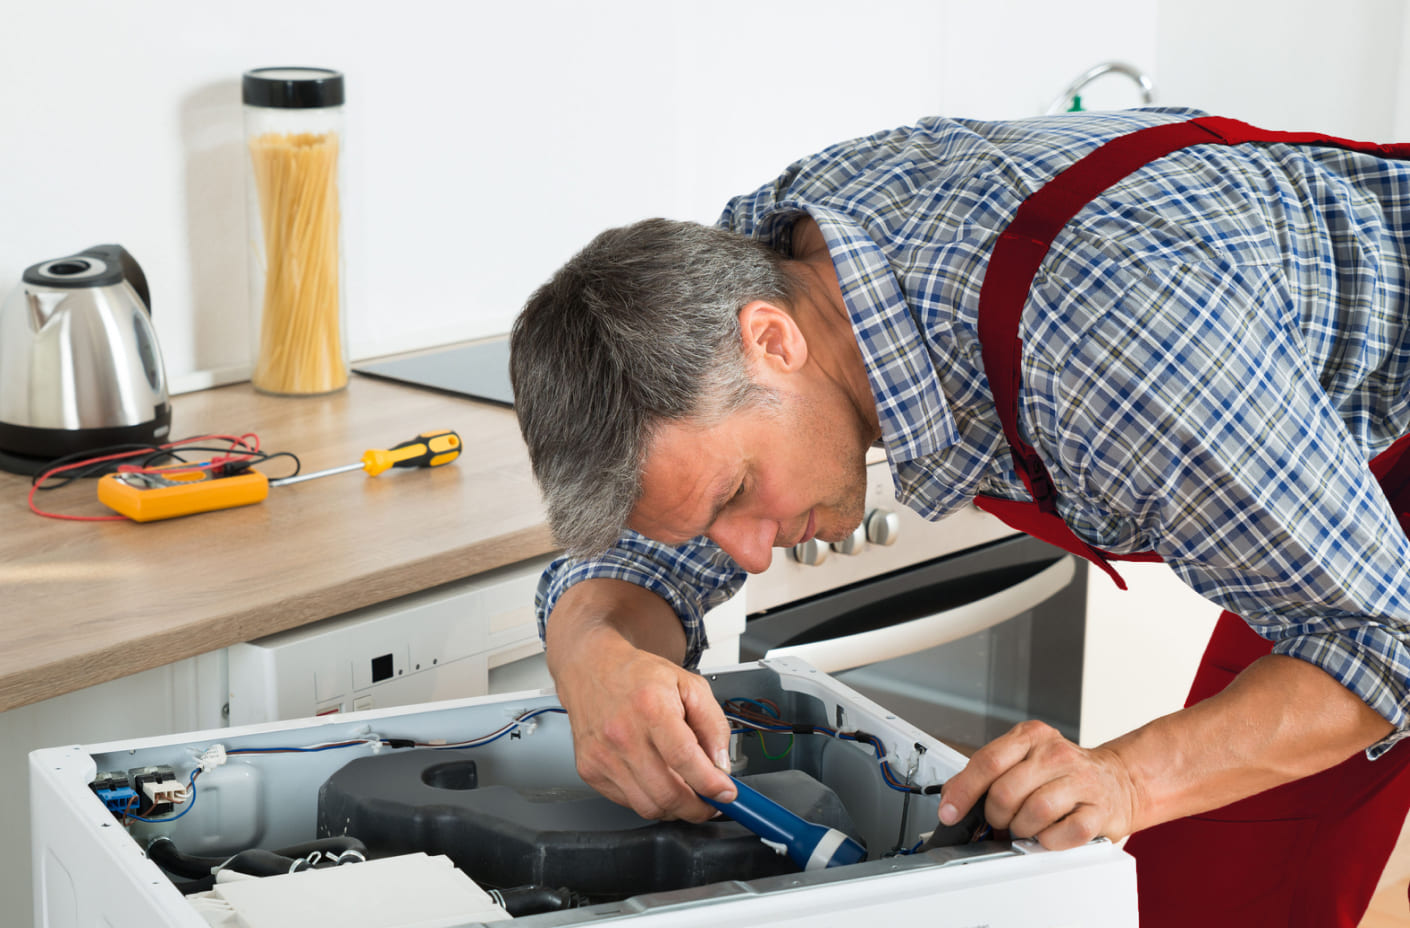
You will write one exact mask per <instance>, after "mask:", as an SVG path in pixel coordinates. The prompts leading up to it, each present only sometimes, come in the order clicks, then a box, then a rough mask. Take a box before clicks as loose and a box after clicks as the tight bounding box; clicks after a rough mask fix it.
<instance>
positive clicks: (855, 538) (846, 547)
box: [832, 523, 867, 554]
mask: <svg viewBox="0 0 1410 928" xmlns="http://www.w3.org/2000/svg"><path fill="white" fill-rule="evenodd" d="M866 546H867V527H866V525H865V523H864V524H862V525H858V526H857V527H856V528H854V529H852V534H850V535H848V536H847V537H846V538H844V539H842V540H841V541H834V542H833V543H832V550H834V551H836V552H837V553H838V554H859V553H860V552H861V550H862V549H863V548H865V547H866Z"/></svg>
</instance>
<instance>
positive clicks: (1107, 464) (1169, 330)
mask: <svg viewBox="0 0 1410 928" xmlns="http://www.w3.org/2000/svg"><path fill="white" fill-rule="evenodd" d="M1122 276H1123V277H1124V278H1125V279H1126V280H1127V281H1128V285H1127V287H1126V289H1125V290H1124V291H1123V292H1122V293H1121V294H1119V295H1113V296H1112V300H1113V301H1119V302H1120V304H1121V306H1122V311H1121V312H1120V313H1119V314H1105V315H1104V314H1102V313H1101V312H1100V309H1099V307H1098V308H1097V309H1095V310H1094V309H1092V308H1091V307H1092V302H1093V301H1092V300H1091V294H1090V293H1089V294H1087V298H1088V308H1087V309H1084V310H1082V312H1083V313H1085V314H1086V315H1085V321H1084V322H1083V323H1082V326H1083V332H1082V335H1081V337H1080V338H1075V339H1070V340H1069V341H1068V343H1069V344H1071V345H1075V346H1076V350H1073V351H1071V352H1070V353H1067V354H1065V355H1063V356H1061V357H1060V358H1058V357H1055V356H1051V355H1049V356H1047V357H1042V351H1041V350H1039V351H1038V352H1037V353H1038V355H1039V356H1038V357H1035V358H1034V365H1035V367H1036V368H1041V369H1042V371H1043V373H1042V374H1041V376H1042V378H1043V379H1044V382H1045V384H1046V386H1047V387H1048V388H1049V392H1048V393H1047V394H1046V395H1047V396H1051V397H1053V398H1054V402H1053V403H1052V405H1051V406H1046V405H1045V406H1043V407H1041V408H1039V407H1034V408H1032V409H1030V411H1029V412H1030V414H1031V415H1032V419H1031V421H1032V422H1033V423H1035V431H1036V432H1037V433H1038V442H1037V444H1038V445H1040V446H1042V447H1044V448H1046V449H1047V450H1046V451H1045V457H1049V456H1050V457H1051V461H1050V464H1049V466H1050V468H1051V469H1052V470H1053V472H1054V479H1055V482H1056V483H1057V484H1058V487H1059V493H1060V494H1061V499H1060V502H1059V511H1060V513H1061V514H1062V515H1063V516H1064V518H1065V519H1067V521H1068V523H1069V524H1070V525H1072V527H1073V529H1074V531H1076V532H1077V533H1078V534H1079V535H1082V536H1083V537H1084V538H1086V539H1088V540H1089V541H1090V542H1091V543H1092V544H1094V545H1095V546H1096V547H1098V548H1104V549H1106V550H1110V551H1114V552H1117V553H1121V552H1130V551H1137V550H1155V551H1156V552H1158V553H1159V554H1161V555H1162V557H1163V558H1164V559H1165V561H1166V562H1167V563H1168V564H1169V565H1170V566H1171V568H1172V569H1173V570H1174V571H1175V573H1176V574H1177V575H1178V576H1180V577H1181V579H1183V580H1184V581H1185V582H1186V583H1188V584H1189V585H1190V586H1191V587H1192V588H1193V589H1194V590H1196V591H1197V592H1199V593H1200V594H1201V595H1203V596H1204V597H1205V598H1207V599H1209V600H1211V601H1212V602H1215V603H1217V604H1219V605H1221V606H1223V607H1224V608H1226V609H1228V610H1230V611H1231V612H1234V613H1236V614H1237V615H1239V616H1241V617H1242V618H1243V619H1244V621H1245V622H1247V623H1248V624H1249V625H1250V627H1252V628H1253V629H1254V631H1256V632H1257V633H1258V634H1259V635H1261V636H1263V637H1264V638H1266V639H1268V640H1270V641H1272V642H1273V651H1274V653H1277V654H1283V655H1288V656H1291V657H1296V658H1300V659H1302V660H1305V661H1307V662H1309V663H1312V664H1314V665H1316V666H1317V667H1320V668H1321V669H1323V670H1325V671H1326V672H1327V673H1328V674H1330V675H1331V676H1332V677H1333V678H1335V679H1336V680H1337V681H1338V682H1340V683H1341V684H1342V685H1343V686H1345V687H1346V688H1347V689H1348V690H1349V691H1351V692H1352V693H1354V694H1355V695H1356V696H1357V697H1359V698H1360V699H1361V700H1362V701H1363V702H1365V703H1366V705H1368V706H1369V707H1371V708H1372V709H1374V710H1375V711H1376V712H1377V713H1379V714H1380V715H1381V716H1383V717H1384V718H1385V719H1386V720H1387V721H1389V722H1390V723H1391V724H1392V725H1393V726H1394V728H1395V731H1394V732H1393V733H1392V734H1391V735H1389V736H1388V737H1387V738H1385V739H1384V740H1382V741H1380V742H1378V743H1377V744H1375V745H1373V746H1372V747H1370V748H1369V749H1368V751H1367V753H1368V755H1369V756H1371V757H1373V758H1374V757H1378V756H1380V755H1381V754H1383V753H1384V752H1385V751H1386V750H1387V749H1388V748H1389V747H1390V746H1391V745H1392V744H1394V743H1395V742H1396V741H1398V740H1400V739H1401V738H1403V737H1405V735H1406V734H1407V733H1410V541H1407V539H1406V536H1405V534H1404V532H1403V531H1402V530H1401V528H1400V525H1399V521H1398V518H1397V516H1396V514H1395V511H1394V510H1393V509H1392V507H1391V505H1390V503H1389V501H1388V500H1387V499H1386V496H1385V494H1384V492H1383V491H1382V488H1381V486H1380V485H1379V484H1378V483H1377V481H1376V479H1375V476H1374V475H1373V474H1372V473H1371V471H1370V468H1369V467H1368V464H1367V457H1368V451H1369V452H1374V450H1375V449H1376V448H1377V447H1383V446H1384V443H1385V442H1386V440H1387V437H1386V436H1385V435H1380V436H1360V437H1361V439H1362V440H1361V441H1358V440H1357V439H1358V436H1354V435H1353V434H1352V433H1351V432H1350V431H1349V430H1348V429H1347V427H1346V425H1345V423H1344V421H1343V418H1342V416H1340V415H1339V410H1338V409H1337V408H1336V407H1335V405H1334V403H1333V401H1332V399H1331V398H1329V396H1328V394H1327V392H1326V390H1325V388H1324V387H1323V385H1322V384H1321V383H1320V382H1319V380H1318V379H1317V376H1316V372H1315V370H1314V369H1313V368H1312V367H1311V366H1310V365H1309V364H1308V363H1307V360H1306V356H1305V353H1304V351H1303V348H1302V345H1301V344H1300V339H1301V336H1300V333H1299V329H1298V328H1297V326H1296V325H1295V324H1292V323H1290V322H1289V317H1290V314H1289V313H1287V312H1286V310H1285V307H1287V306H1288V305H1289V301H1288V298H1287V294H1286V293H1285V292H1283V291H1282V290H1281V288H1280V286H1279V278H1278V275H1277V274H1276V273H1274V272H1271V271H1266V270H1263V269H1255V270H1249V269H1247V268H1244V269H1240V268H1234V267H1222V268H1207V267H1200V266H1198V265H1181V264H1178V263H1175V264H1170V265H1167V266H1164V267H1154V266H1151V267H1147V273H1146V274H1144V275H1122ZM1135 276H1139V277H1140V280H1139V282H1138V283H1135V284H1129V281H1130V280H1131V279H1132V278H1133V277H1135ZM1056 299H1057V300H1058V302H1062V300H1061V298H1056ZM1096 302H1097V303H1098V304H1100V303H1102V302H1106V301H1101V300H1098V301H1096ZM1221 306H1224V307H1227V306H1237V307H1242V308H1243V310H1242V311H1240V312H1236V313H1234V312H1214V311H1210V309H1209V308H1211V307H1221ZM1053 341H1061V338H1060V337H1056V338H1054V339H1052V340H1050V342H1049V344H1051V343H1052V342H1053ZM1079 435H1080V436H1082V439H1081V441H1076V440H1073V436H1079ZM1363 442H1364V443H1363ZM1368 446H1369V447H1368Z"/></svg>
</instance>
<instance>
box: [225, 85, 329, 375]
mask: <svg viewBox="0 0 1410 928" xmlns="http://www.w3.org/2000/svg"><path fill="white" fill-rule="evenodd" d="M242 95H243V98H244V104H245V144H246V148H247V150H248V157H247V159H246V164H247V166H248V169H247V171H246V185H245V189H246V196H247V204H248V208H247V214H248V217H249V242H250V247H249V270H250V305H251V318H252V320H253V325H254V339H255V341H254V344H255V363H254V371H253V373H252V375H251V377H250V380H251V382H252V383H253V384H254V386H255V389H257V390H259V391H261V392H263V393H275V394H280V395H285V396H296V395H313V394H319V393H331V392H333V391H335V390H341V389H342V388H343V387H345V386H347V383H348V349H347V325H346V319H345V316H344V314H345V309H344V300H343V260H342V257H343V243H342V223H341V219H340V215H341V209H340V205H339V201H340V199H341V194H342V187H343V185H342V181H341V178H342V157H341V150H342V140H343V75H342V74H341V73H339V72H337V71H330V70H326V69H324V68H258V69H255V70H253V71H247V72H245V75H244V80H243V82H242Z"/></svg>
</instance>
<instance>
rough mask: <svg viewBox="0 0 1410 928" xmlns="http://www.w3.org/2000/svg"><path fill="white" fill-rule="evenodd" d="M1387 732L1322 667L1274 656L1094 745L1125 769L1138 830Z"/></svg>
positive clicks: (1239, 795)
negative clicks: (1200, 697)
mask: <svg viewBox="0 0 1410 928" xmlns="http://www.w3.org/2000/svg"><path fill="white" fill-rule="evenodd" d="M1390 731H1391V725H1390V723H1389V722H1387V721H1386V720H1385V719H1384V718H1382V717H1381V716H1380V715H1379V714H1377V713H1376V712H1374V711H1373V710H1371V709H1370V708H1368V707H1367V706H1366V704H1365V703H1363V702H1362V701H1361V700H1360V699H1358V698H1357V697H1356V696H1355V695H1353V694H1352V693H1351V692H1349V691H1348V690H1347V689H1346V688H1345V687H1343V686H1342V685H1341V684H1340V683H1338V682H1337V681H1336V680H1335V679H1333V678H1332V677H1331V676H1329V675H1328V674H1327V673H1326V672H1324V671H1323V670H1321V669H1320V668H1318V667H1316V666H1314V665H1312V664H1309V663H1307V662H1305V661H1301V660H1298V659H1296V658H1291V657H1283V656H1279V655H1271V656H1268V657H1264V658H1261V659H1259V660H1258V661H1255V662H1254V663H1253V664H1251V665H1250V666H1249V667H1247V668H1246V669H1245V670H1244V671H1243V672H1242V673H1240V674H1239V676H1238V677H1236V678H1235V679H1234V681H1233V682H1232V683H1230V685H1229V686H1228V687H1226V688H1225V689H1224V690H1223V691H1222V692H1220V693H1218V694H1216V695H1215V696H1212V697H1210V698H1209V699H1206V700H1204V701H1203V702H1200V703H1197V704H1196V705H1194V706H1191V707H1190V708H1188V709H1183V710H1181V711H1179V712H1176V713H1173V714H1171V715H1167V716H1164V717H1163V718H1160V719H1157V720H1155V721H1153V722H1151V723H1150V724H1148V725H1145V726H1143V727H1142V728H1139V729H1137V730H1136V731H1133V732H1131V733H1129V734H1126V735H1123V736H1121V737H1120V738H1117V739H1115V740H1113V741H1111V742H1108V743H1107V744H1105V745H1102V747H1100V748H1098V749H1097V750H1098V751H1104V750H1109V751H1111V752H1112V753H1113V754H1114V755H1115V756H1116V757H1117V758H1118V759H1119V761H1120V763H1121V764H1122V766H1124V768H1125V769H1126V771H1127V773H1128V774H1129V777H1130V783H1131V787H1132V806H1133V808H1132V810H1131V811H1132V820H1131V822H1130V826H1131V827H1130V830H1131V831H1137V830H1140V829H1142V828H1148V827H1150V826H1152V825H1156V824H1160V823H1161V822H1167V821H1171V820H1173V819H1177V818H1183V817H1185V816H1188V815H1194V814H1198V813H1200V812H1206V811H1209V810H1210V809H1216V808H1219V807H1221V806H1224V805H1227V804H1229V803H1231V802H1234V801H1237V800H1239V799H1243V798H1245V797H1248V796H1252V795H1254V794H1256V793H1259V792H1262V791H1263V790H1266V789H1269V788H1271V787H1274V786H1278V785H1281V784H1283V783H1287V782H1291V781H1293V780H1297V779H1301V778H1303V777H1306V776H1310V775H1312V774H1314V773H1318V772H1320V771H1322V770H1325V769H1327V768H1329V767H1332V766H1335V765H1336V764H1338V763H1340V762H1341V761H1343V760H1345V759H1346V758H1348V757H1350V756H1352V755H1353V754H1355V753H1356V752H1358V751H1362V750H1364V749H1366V748H1367V747H1369V746H1370V745H1372V744H1374V743H1375V742H1377V741H1379V740H1380V739H1381V738H1383V737H1385V736H1386V735H1387V734H1389V733H1390Z"/></svg>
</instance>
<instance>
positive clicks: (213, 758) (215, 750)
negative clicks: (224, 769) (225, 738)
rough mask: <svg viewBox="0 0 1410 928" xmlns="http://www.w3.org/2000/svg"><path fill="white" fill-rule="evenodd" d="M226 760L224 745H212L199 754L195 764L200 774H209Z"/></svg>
mask: <svg viewBox="0 0 1410 928" xmlns="http://www.w3.org/2000/svg"><path fill="white" fill-rule="evenodd" d="M227 759H228V758H227V757H226V756H225V745H223V744H213V745H211V746H210V747H208V748H206V749H205V750H204V751H202V752H201V756H200V757H198V758H197V759H196V764H197V765H198V766H199V767H200V768H201V772H202V773H210V772H211V771H212V770H214V769H215V768H217V767H219V766H220V765H221V764H223V763H225V761H226V760H227Z"/></svg>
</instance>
